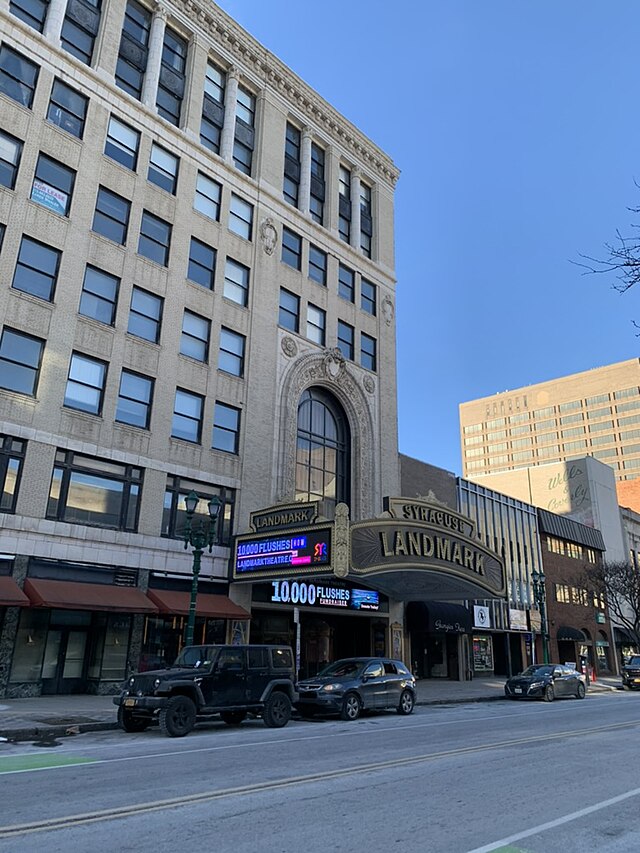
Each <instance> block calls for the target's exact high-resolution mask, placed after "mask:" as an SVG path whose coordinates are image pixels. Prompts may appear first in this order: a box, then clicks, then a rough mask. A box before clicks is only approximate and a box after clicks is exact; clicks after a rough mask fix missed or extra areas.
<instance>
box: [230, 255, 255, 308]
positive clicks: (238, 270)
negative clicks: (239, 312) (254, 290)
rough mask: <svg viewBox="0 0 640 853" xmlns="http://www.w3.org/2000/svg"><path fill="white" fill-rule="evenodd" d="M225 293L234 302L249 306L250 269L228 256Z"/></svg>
mask: <svg viewBox="0 0 640 853" xmlns="http://www.w3.org/2000/svg"><path fill="white" fill-rule="evenodd" d="M224 295H225V296H226V298H227V299H230V300H231V301H232V302H237V303H238V305H242V306H243V307H244V308H246V307H247V302H248V299H249V270H248V269H247V267H243V266H242V264H239V263H238V262H237V261H234V260H233V258H227V261H226V263H225V267H224Z"/></svg>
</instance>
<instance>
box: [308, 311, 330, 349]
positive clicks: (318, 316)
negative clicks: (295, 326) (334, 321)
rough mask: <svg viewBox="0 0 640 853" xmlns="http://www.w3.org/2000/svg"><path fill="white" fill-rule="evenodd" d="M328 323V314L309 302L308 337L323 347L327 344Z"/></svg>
mask: <svg viewBox="0 0 640 853" xmlns="http://www.w3.org/2000/svg"><path fill="white" fill-rule="evenodd" d="M326 323H327V318H326V314H325V312H324V311H323V310H322V308H316V306H315V305H312V304H311V303H309V304H308V305H307V338H308V339H309V340H310V341H313V342H314V343H316V344H319V345H320V346H321V347H323V346H324V344H325V330H326Z"/></svg>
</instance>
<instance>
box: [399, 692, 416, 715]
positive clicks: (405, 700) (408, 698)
mask: <svg viewBox="0 0 640 853" xmlns="http://www.w3.org/2000/svg"><path fill="white" fill-rule="evenodd" d="M414 704H415V701H414V698H413V693H412V692H411V691H410V690H403V691H402V693H401V694H400V704H399V705H398V707H397V708H396V710H397V712H398V713H399V714H402V715H404V716H406V715H407V714H410V713H411V712H412V711H413V706H414Z"/></svg>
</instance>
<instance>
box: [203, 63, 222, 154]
mask: <svg viewBox="0 0 640 853" xmlns="http://www.w3.org/2000/svg"><path fill="white" fill-rule="evenodd" d="M225 84H226V79H225V74H224V72H223V71H221V70H220V69H219V68H218V67H217V66H216V65H214V64H213V63H212V62H209V64H208V65H207V73H206V76H205V81H204V98H203V101H202V121H201V123H200V142H201V143H202V144H203V145H204V147H205V148H208V149H209V150H210V151H213V152H215V153H216V154H219V153H220V138H221V136H222V128H223V126H224V92H225Z"/></svg>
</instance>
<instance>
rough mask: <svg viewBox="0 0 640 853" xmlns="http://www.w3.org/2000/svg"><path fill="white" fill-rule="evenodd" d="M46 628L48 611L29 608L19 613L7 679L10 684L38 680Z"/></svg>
mask: <svg viewBox="0 0 640 853" xmlns="http://www.w3.org/2000/svg"><path fill="white" fill-rule="evenodd" d="M48 626H49V613H48V611H44V612H43V611H38V610H31V609H29V608H23V610H22V611H21V613H20V624H19V627H18V634H17V637H16V646H15V652H14V655H13V666H12V668H11V677H10V679H9V680H10V681H11V682H12V683H14V684H15V683H16V682H33V681H39V680H40V672H41V670H42V659H43V656H44V647H45V642H46V638H47V628H48Z"/></svg>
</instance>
